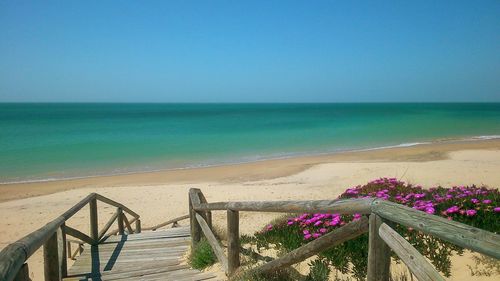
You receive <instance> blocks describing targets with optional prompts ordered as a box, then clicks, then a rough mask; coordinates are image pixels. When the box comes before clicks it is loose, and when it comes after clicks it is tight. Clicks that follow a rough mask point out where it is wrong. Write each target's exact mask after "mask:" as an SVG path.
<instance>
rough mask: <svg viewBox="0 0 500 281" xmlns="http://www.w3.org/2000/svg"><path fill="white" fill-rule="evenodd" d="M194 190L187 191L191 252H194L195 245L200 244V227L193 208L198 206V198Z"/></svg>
mask: <svg viewBox="0 0 500 281" xmlns="http://www.w3.org/2000/svg"><path fill="white" fill-rule="evenodd" d="M197 190H199V189H196V188H191V189H189V198H188V201H189V226H190V227H191V251H193V250H194V248H195V247H196V244H197V243H198V242H200V239H201V227H200V224H199V223H198V220H197V219H196V211H195V210H194V206H198V205H199V204H200V198H199V197H198V194H197Z"/></svg>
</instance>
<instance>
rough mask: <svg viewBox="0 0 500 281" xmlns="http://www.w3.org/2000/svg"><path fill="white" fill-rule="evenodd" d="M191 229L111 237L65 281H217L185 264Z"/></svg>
mask: <svg viewBox="0 0 500 281" xmlns="http://www.w3.org/2000/svg"><path fill="white" fill-rule="evenodd" d="M190 241H191V237H190V232H189V227H177V228H170V229H167V230H158V231H146V232H142V233H138V234H129V235H127V234H124V235H115V236H111V237H109V238H108V239H106V241H104V242H102V243H100V244H99V245H95V246H91V245H88V244H85V245H84V248H83V252H82V253H81V255H80V256H78V257H76V261H75V263H74V264H73V266H71V267H70V268H69V269H68V276H70V277H67V278H64V279H63V280H92V281H96V280H148V281H153V280H215V278H216V276H215V275H214V274H211V273H203V272H201V271H198V270H194V269H190V267H189V265H187V264H186V263H185V261H184V255H185V254H186V252H187V250H188V247H189V244H190Z"/></svg>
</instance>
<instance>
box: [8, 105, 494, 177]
mask: <svg viewBox="0 0 500 281" xmlns="http://www.w3.org/2000/svg"><path fill="white" fill-rule="evenodd" d="M493 138H500V103H321V104H319V103H304V104H300V103H293V104H286V103H276V104H237V103H226V104H213V103H210V104H186V103H182V104H176V103H165V104H147V103H122V104H118V103H116V104H115V103H0V183H1V184H5V183H17V182H33V181H51V180H58V179H67V178H82V177H93V176H99V175H114V174H127V173H136V172H147V171H158V170H169V169H186V168H193V167H205V166H214V165H225V164H231V163H242V162H252V161H261V160H266V159H275V158H288V157H294V156H301V155H316V154H325V153H338V152H341V151H352V150H367V149H379V148H384V147H397V146H412V145H417V144H423V145H425V144H428V143H432V142H439V141H446V140H456V141H460V140H472V139H493Z"/></svg>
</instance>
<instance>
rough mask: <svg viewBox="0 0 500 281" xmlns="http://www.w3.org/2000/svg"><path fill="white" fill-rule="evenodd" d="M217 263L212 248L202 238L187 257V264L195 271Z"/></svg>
mask: <svg viewBox="0 0 500 281" xmlns="http://www.w3.org/2000/svg"><path fill="white" fill-rule="evenodd" d="M216 261H217V257H216V256H215V253H214V251H213V250H212V247H211V246H210V244H209V243H208V241H207V240H206V239H205V238H202V239H201V240H200V242H198V243H197V244H196V246H195V248H194V249H193V251H192V252H191V253H190V255H189V264H190V265H191V267H193V268H195V269H205V268H207V267H209V266H211V265H213V264H214V263H215V262H216Z"/></svg>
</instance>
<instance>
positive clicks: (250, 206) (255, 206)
mask: <svg viewBox="0 0 500 281" xmlns="http://www.w3.org/2000/svg"><path fill="white" fill-rule="evenodd" d="M373 200H374V199H372V198H370V199H337V200H311V201H247V202H216V203H202V204H199V205H196V206H194V209H195V210H196V211H210V210H212V211H214V210H227V209H230V210H234V211H247V212H285V213H302V212H306V213H307V212H312V213H317V212H335V213H342V214H355V213H359V214H369V213H371V203H372V201H373Z"/></svg>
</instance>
